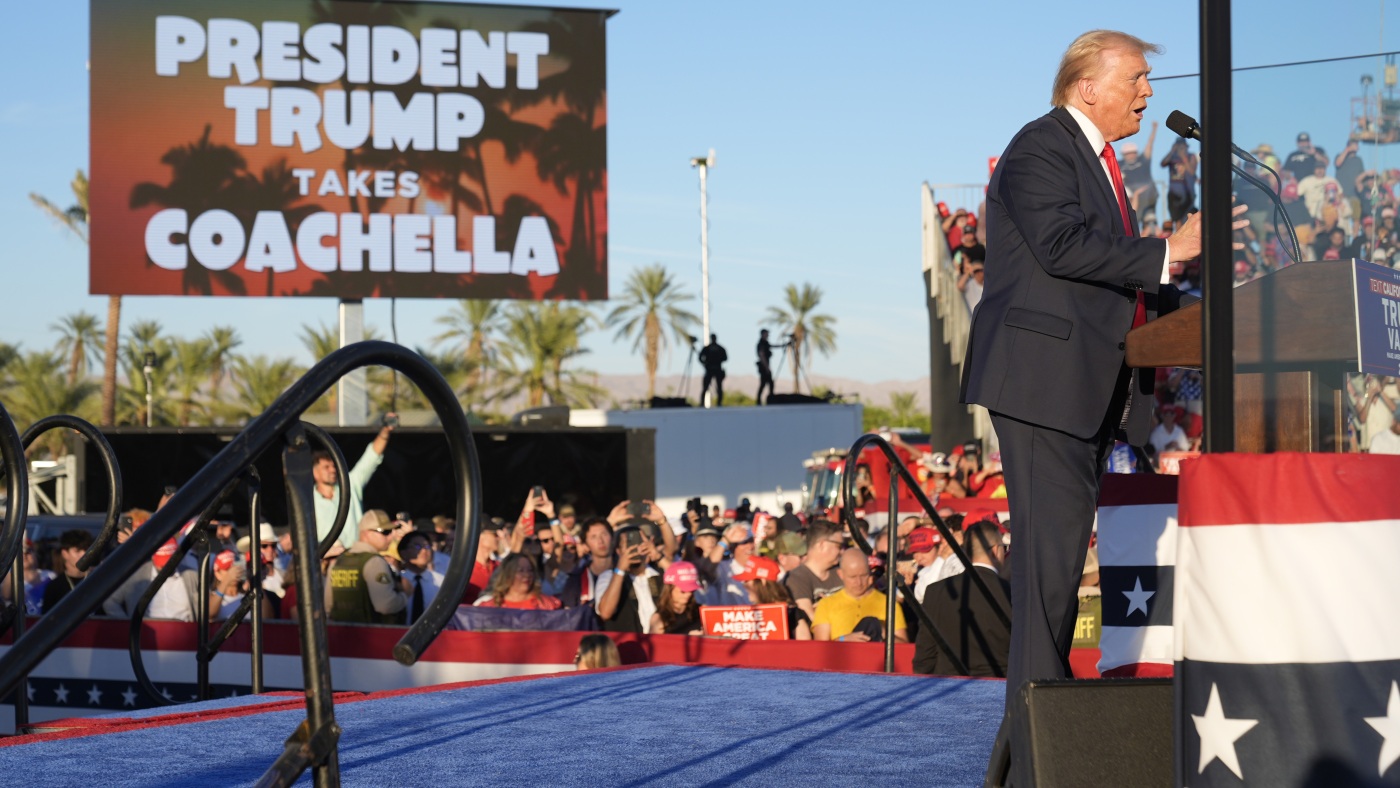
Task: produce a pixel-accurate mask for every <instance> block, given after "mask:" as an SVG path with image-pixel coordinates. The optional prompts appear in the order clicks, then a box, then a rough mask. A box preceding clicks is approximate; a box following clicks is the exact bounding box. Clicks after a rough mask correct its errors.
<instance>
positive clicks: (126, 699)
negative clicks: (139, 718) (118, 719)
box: [122, 684, 136, 706]
mask: <svg viewBox="0 0 1400 788" xmlns="http://www.w3.org/2000/svg"><path fill="white" fill-rule="evenodd" d="M122 705H123V706H135V705H136V691H135V690H133V689H132V688H131V685H129V684H128V685H127V687H126V692H123V693H122Z"/></svg>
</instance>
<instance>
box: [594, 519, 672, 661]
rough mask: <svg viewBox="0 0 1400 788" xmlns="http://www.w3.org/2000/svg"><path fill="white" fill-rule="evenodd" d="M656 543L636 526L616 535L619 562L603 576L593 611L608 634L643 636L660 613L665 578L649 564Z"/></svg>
mask: <svg viewBox="0 0 1400 788" xmlns="http://www.w3.org/2000/svg"><path fill="white" fill-rule="evenodd" d="M655 547H656V545H655V542H654V540H652V537H650V536H649V535H647V534H645V533H643V531H642V529H641V528H640V527H639V526H636V525H625V526H623V527H621V528H619V529H617V531H616V532H615V533H614V534H613V555H614V560H615V563H614V565H613V569H612V571H611V572H608V573H605V574H603V575H601V576H600V577H599V578H598V580H597V587H596V589H595V591H594V599H595V600H596V601H595V602H594V603H593V609H594V611H595V612H596V613H597V614H598V618H599V619H601V621H602V624H603V626H602V629H603V631H604V632H635V633H637V634H639V635H640V634H642V633H644V632H645V631H646V627H647V625H649V624H650V623H651V617H652V616H653V615H655V613H656V611H657V605H658V603H659V600H660V598H661V588H662V585H663V582H662V575H661V573H660V572H658V571H656V569H654V568H652V566H651V565H650V564H648V563H647V560H646V556H647V554H648V552H649V551H650V550H652V549H654V548H655Z"/></svg>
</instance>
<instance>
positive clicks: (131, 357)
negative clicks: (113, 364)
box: [117, 320, 173, 427]
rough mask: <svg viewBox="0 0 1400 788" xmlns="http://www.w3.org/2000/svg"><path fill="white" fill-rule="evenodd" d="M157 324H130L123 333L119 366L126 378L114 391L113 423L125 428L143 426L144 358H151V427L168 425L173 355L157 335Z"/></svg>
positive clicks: (141, 322)
mask: <svg viewBox="0 0 1400 788" xmlns="http://www.w3.org/2000/svg"><path fill="white" fill-rule="evenodd" d="M161 331H162V329H161V326H160V323H158V322H156V321H154V320H138V321H136V322H135V323H132V324H131V328H130V329H129V330H128V332H127V340H126V346H125V347H124V348H122V356H121V366H122V372H123V374H124V376H125V377H126V385H125V386H122V387H121V388H120V389H119V390H118V402H117V409H118V413H117V420H118V421H120V422H122V423H126V424H145V423H146V393H147V390H146V375H145V366H146V354H148V353H149V354H151V355H152V356H154V361H155V363H154V364H153V365H152V370H151V382H150V394H151V400H152V407H151V424H150V426H152V427H154V426H156V425H158V424H170V423H172V422H173V418H172V415H171V413H170V410H169V408H170V405H171V404H172V402H171V399H172V398H171V397H170V396H169V390H170V384H171V379H172V377H173V374H172V373H173V370H172V367H173V365H172V364H171V363H170V358H171V355H172V352H173V348H172V345H171V340H170V339H168V338H167V337H164V336H162V335H161Z"/></svg>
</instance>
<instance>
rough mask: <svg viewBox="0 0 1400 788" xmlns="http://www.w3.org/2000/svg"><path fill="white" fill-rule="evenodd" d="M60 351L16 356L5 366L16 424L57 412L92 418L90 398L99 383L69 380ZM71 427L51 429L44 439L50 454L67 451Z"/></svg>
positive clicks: (33, 420)
mask: <svg viewBox="0 0 1400 788" xmlns="http://www.w3.org/2000/svg"><path fill="white" fill-rule="evenodd" d="M64 366H65V364H64V359H63V355H62V354H60V353H53V352H46V351H34V352H30V353H25V354H24V355H22V356H16V357H15V358H14V360H12V361H11V362H10V363H9V364H7V365H6V366H5V370H6V372H7V373H8V374H9V378H10V384H11V385H10V389H11V390H10V391H9V393H8V394H7V396H6V400H7V402H6V404H7V405H8V407H9V411H10V414H11V416H12V417H13V418H14V420H15V423H16V426H18V427H20V428H21V429H23V428H24V427H27V426H28V425H30V424H32V423H34V422H36V421H38V420H39V419H42V418H44V417H45V416H51V415H54V414H56V413H65V414H72V415H75V416H82V417H91V416H92V414H91V413H90V412H89V408H88V405H89V400H90V399H91V398H92V395H93V394H95V393H96V392H97V389H98V387H97V384H95V383H93V382H92V381H89V380H79V381H77V382H75V383H69V382H68V379H67V376H66V375H65V374H64ZM67 435H68V431H67V430H50V431H49V432H47V433H46V434H45V436H44V438H43V440H42V445H43V446H44V448H46V449H47V451H48V453H49V456H50V457H61V456H63V455H64V454H65V453H66V446H67Z"/></svg>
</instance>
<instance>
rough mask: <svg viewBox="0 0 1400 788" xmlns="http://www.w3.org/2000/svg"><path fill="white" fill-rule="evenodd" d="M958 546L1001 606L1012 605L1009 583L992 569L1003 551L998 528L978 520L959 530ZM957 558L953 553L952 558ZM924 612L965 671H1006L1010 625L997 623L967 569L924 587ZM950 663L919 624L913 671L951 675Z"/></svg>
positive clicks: (975, 673)
mask: <svg viewBox="0 0 1400 788" xmlns="http://www.w3.org/2000/svg"><path fill="white" fill-rule="evenodd" d="M963 547H964V549H966V550H967V553H968V557H969V558H971V559H972V569H973V571H975V572H976V573H977V574H978V576H980V577H981V578H982V582H983V583H985V584H986V586H987V588H988V589H990V590H991V592H992V597H993V598H994V599H995V600H996V603H997V604H999V605H1001V608H1002V610H1011V609H1012V608H1011V600H1010V587H1009V586H1008V585H1007V583H1006V581H1005V580H1003V579H1002V578H1001V577H999V576H998V574H997V567H998V566H999V565H1000V564H1001V562H1002V559H1004V558H1005V557H1006V547H1005V545H1003V544H1002V543H1001V531H1000V529H998V528H997V526H996V524H995V523H993V522H989V521H986V520H983V521H982V522H979V523H973V524H972V526H971V527H969V528H968V529H967V531H966V533H965V534H964V537H963ZM954 560H956V559H954ZM923 605H924V612H925V613H928V617H929V620H930V621H932V622H933V625H934V626H936V627H938V631H939V632H940V633H942V635H943V637H945V638H947V640H948V645H949V646H950V647H951V648H952V650H953V651H954V652H955V653H956V654H957V655H958V659H959V660H961V661H962V664H964V665H966V666H967V674H966V675H968V676H979V677H983V678H993V677H994V678H1001V677H1003V676H1005V675H1006V655H1007V654H1008V653H1009V652H1010V650H1011V629H1010V628H1009V627H1007V626H1006V625H1005V624H1002V623H1001V619H1000V618H999V617H997V614H996V612H995V610H994V609H993V608H992V603H991V602H989V601H988V600H987V598H986V597H985V596H983V595H982V594H981V593H979V592H978V590H977V587H976V586H974V585H973V584H972V577H971V575H969V574H968V573H966V572H962V573H959V574H957V575H955V576H953V577H949V578H947V579H944V580H940V581H938V582H937V583H934V584H933V585H931V586H929V588H928V591H926V592H925V593H924V602H923ZM951 671H952V665H951V664H950V663H949V661H948V658H947V656H945V655H944V654H943V653H942V652H941V651H940V650H939V648H938V645H937V642H936V641H935V640H934V638H933V633H932V632H929V631H928V630H927V629H920V630H919V636H918V638H917V639H916V640H915V641H914V672H915V673H931V674H935V675H951Z"/></svg>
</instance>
